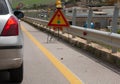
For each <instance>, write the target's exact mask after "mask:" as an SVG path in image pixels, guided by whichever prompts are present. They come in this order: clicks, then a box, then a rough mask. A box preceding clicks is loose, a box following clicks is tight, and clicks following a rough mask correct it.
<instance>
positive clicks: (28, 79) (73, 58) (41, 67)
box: [0, 22, 120, 84]
mask: <svg viewBox="0 0 120 84" xmlns="http://www.w3.org/2000/svg"><path fill="white" fill-rule="evenodd" d="M21 25H22V30H23V35H24V80H23V82H22V83H21V84H120V73H119V71H117V70H116V69H113V68H111V67H110V66H108V65H106V64H104V63H103V62H102V61H100V60H98V59H95V58H93V57H92V55H89V54H88V53H86V52H83V51H82V50H80V49H76V48H74V46H71V45H69V44H67V43H65V42H63V41H62V40H57V39H56V38H52V40H51V41H50V42H48V43H47V37H48V35H47V34H46V33H44V32H40V31H39V30H37V29H35V28H34V27H32V26H30V25H28V24H26V23H24V22H21ZM0 74H3V73H0ZM2 76H5V74H4V75H2ZM2 76H0V79H1V78H2V79H3V80H4V79H7V78H8V77H7V74H6V77H5V78H4V77H2ZM0 84H2V83H0Z"/></svg>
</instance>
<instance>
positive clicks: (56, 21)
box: [48, 9, 69, 27]
mask: <svg viewBox="0 0 120 84" xmlns="http://www.w3.org/2000/svg"><path fill="white" fill-rule="evenodd" d="M48 26H54V27H69V23H68V22H67V20H66V18H65V17H64V15H63V13H62V12H61V9H57V11H56V12H55V14H54V15H53V17H52V19H51V20H50V22H49V23H48Z"/></svg>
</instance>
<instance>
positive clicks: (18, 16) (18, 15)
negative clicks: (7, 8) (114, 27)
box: [14, 11, 24, 19]
mask: <svg viewBox="0 0 120 84" xmlns="http://www.w3.org/2000/svg"><path fill="white" fill-rule="evenodd" d="M14 15H15V16H16V17H17V18H18V19H21V18H23V17H24V13H23V12H21V11H14Z"/></svg>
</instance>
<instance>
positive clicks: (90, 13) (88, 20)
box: [86, 7, 93, 44]
mask: <svg viewBox="0 0 120 84" xmlns="http://www.w3.org/2000/svg"><path fill="white" fill-rule="evenodd" d="M92 15H93V10H92V8H91V7H90V8H89V13H88V18H87V22H86V24H87V28H91V21H92ZM90 42H91V41H90V40H87V44H89V43H90Z"/></svg>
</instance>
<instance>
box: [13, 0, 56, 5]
mask: <svg viewBox="0 0 120 84" xmlns="http://www.w3.org/2000/svg"><path fill="white" fill-rule="evenodd" d="M55 1H56V0H12V4H13V7H17V5H18V4H19V3H23V4H24V6H32V5H33V4H54V3H55Z"/></svg>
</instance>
